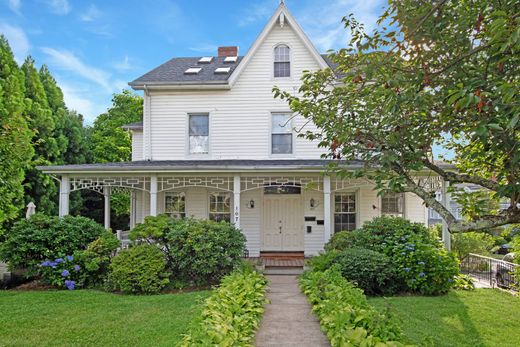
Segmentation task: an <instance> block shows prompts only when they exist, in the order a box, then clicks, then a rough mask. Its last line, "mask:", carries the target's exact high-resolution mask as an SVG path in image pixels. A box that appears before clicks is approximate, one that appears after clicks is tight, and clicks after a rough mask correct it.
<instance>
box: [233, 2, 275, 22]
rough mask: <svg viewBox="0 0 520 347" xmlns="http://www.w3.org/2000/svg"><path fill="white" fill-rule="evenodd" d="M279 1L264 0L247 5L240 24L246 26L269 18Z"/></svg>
mask: <svg viewBox="0 0 520 347" xmlns="http://www.w3.org/2000/svg"><path fill="white" fill-rule="evenodd" d="M278 2H279V1H278V0H264V1H262V2H260V3H257V4H252V5H251V6H248V7H246V8H245V9H244V11H243V12H242V13H241V15H240V18H239V20H238V25H239V26H241V27H244V26H248V25H250V24H254V23H256V22H258V21H261V20H264V21H265V20H267V18H269V16H270V15H272V14H273V12H274V10H275V8H276V6H277V4H278Z"/></svg>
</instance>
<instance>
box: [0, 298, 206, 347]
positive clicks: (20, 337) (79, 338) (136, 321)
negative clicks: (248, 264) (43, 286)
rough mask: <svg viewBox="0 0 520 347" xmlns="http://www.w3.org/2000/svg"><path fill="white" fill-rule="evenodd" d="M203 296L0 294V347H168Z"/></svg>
mask: <svg viewBox="0 0 520 347" xmlns="http://www.w3.org/2000/svg"><path fill="white" fill-rule="evenodd" d="M208 295H209V292H208V291H201V292H191V293H183V294H165V295H154V296H130V295H116V294H110V293H104V292H98V291H88V290H80V291H0V346H104V347H105V346H173V345H175V344H176V343H177V342H178V341H179V340H180V338H181V334H182V333H184V332H185V331H186V328H187V326H188V324H189V323H190V321H191V319H192V318H193V317H194V316H195V315H197V314H198V313H199V312H200V309H201V303H202V301H203V298H206V297H207V296H208Z"/></svg>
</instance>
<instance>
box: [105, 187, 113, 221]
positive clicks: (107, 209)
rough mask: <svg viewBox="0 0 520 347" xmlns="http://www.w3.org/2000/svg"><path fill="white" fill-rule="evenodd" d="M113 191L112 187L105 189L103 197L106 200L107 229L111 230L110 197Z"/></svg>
mask: <svg viewBox="0 0 520 347" xmlns="http://www.w3.org/2000/svg"><path fill="white" fill-rule="evenodd" d="M111 193H112V191H111V189H110V187H103V196H104V198H105V229H110V195H111Z"/></svg>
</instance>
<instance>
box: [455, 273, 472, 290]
mask: <svg viewBox="0 0 520 347" xmlns="http://www.w3.org/2000/svg"><path fill="white" fill-rule="evenodd" d="M474 282H475V281H474V280H473V278H471V277H470V276H468V275H463V274H459V275H458V276H457V277H455V284H454V285H453V289H455V290H475V284H474Z"/></svg>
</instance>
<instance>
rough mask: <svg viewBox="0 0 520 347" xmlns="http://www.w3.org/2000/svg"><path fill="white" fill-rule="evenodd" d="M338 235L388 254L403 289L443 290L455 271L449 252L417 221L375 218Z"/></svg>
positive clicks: (447, 286)
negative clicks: (347, 232)
mask: <svg viewBox="0 0 520 347" xmlns="http://www.w3.org/2000/svg"><path fill="white" fill-rule="evenodd" d="M342 238H343V239H344V240H348V245H349V246H350V247H360V248H367V249H370V250H373V251H376V252H379V253H382V254H385V255H386V256H388V257H389V258H390V260H391V262H392V264H393V267H394V269H395V271H396V272H397V274H398V276H399V277H400V278H401V279H402V281H404V283H405V285H406V288H407V289H408V290H411V291H414V292H419V293H421V294H427V295H437V294H442V293H446V292H447V291H448V290H449V289H450V288H451V287H452V286H453V280H454V278H455V276H457V275H458V273H459V267H458V262H457V260H456V258H455V256H454V255H453V253H449V252H447V251H446V250H445V249H444V247H443V245H442V244H441V243H440V241H439V239H438V238H437V237H435V236H434V235H433V234H432V233H431V232H430V231H429V230H428V229H427V228H426V227H425V226H424V225H423V224H420V223H412V222H410V221H408V220H406V219H403V218H397V217H379V218H374V219H373V220H372V221H369V222H366V223H365V224H364V225H363V227H362V228H361V229H358V230H356V231H355V232H352V234H351V235H350V236H348V237H345V236H342ZM336 245H337V243H336ZM332 246H334V245H329V248H332ZM335 247H338V246H335Z"/></svg>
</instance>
